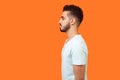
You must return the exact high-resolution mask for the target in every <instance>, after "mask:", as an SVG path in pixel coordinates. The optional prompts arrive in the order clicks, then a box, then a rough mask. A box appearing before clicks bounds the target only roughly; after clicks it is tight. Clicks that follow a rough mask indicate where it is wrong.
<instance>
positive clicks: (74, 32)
mask: <svg viewBox="0 0 120 80" xmlns="http://www.w3.org/2000/svg"><path fill="white" fill-rule="evenodd" d="M73 27H74V26H73ZM78 34H79V33H78V30H77V28H71V29H69V30H68V31H67V36H68V40H69V39H71V38H72V37H74V36H75V35H78Z"/></svg>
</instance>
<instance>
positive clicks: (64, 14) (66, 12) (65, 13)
mask: <svg viewBox="0 0 120 80" xmlns="http://www.w3.org/2000/svg"><path fill="white" fill-rule="evenodd" d="M69 13H70V11H63V12H62V16H68V14H69Z"/></svg>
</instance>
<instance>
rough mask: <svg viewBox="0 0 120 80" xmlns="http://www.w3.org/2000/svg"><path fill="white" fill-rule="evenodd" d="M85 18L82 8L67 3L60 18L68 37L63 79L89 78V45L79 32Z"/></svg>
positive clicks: (77, 79)
mask: <svg viewBox="0 0 120 80" xmlns="http://www.w3.org/2000/svg"><path fill="white" fill-rule="evenodd" d="M82 20H83V12H82V9H81V8H80V7H78V6H76V5H65V6H64V7H63V12H62V16H61V18H60V21H59V24H60V31H61V32H65V33H66V34H67V37H68V39H67V40H66V41H65V43H64V46H63V48H62V80H87V56H88V50H87V45H86V43H85V41H84V39H83V37H82V36H81V34H80V33H78V27H79V26H80V24H81V22H82Z"/></svg>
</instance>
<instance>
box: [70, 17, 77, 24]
mask: <svg viewBox="0 0 120 80" xmlns="http://www.w3.org/2000/svg"><path fill="white" fill-rule="evenodd" d="M75 21H76V19H75V18H73V17H72V18H71V20H70V24H71V25H73V24H75Z"/></svg>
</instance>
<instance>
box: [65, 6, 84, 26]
mask: <svg viewBox="0 0 120 80" xmlns="http://www.w3.org/2000/svg"><path fill="white" fill-rule="evenodd" d="M63 11H70V14H71V15H73V16H75V17H76V18H77V19H78V25H79V24H80V23H81V22H82V20H83V11H82V9H81V8H80V7H78V6H75V5H65V6H64V7H63Z"/></svg>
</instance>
